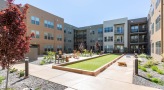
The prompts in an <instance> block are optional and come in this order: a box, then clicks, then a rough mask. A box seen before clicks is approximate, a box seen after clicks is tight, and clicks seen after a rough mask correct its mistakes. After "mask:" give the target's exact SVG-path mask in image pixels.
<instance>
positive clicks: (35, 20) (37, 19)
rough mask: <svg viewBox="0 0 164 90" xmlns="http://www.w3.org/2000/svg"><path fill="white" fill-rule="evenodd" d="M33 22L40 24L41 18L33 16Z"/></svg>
mask: <svg viewBox="0 0 164 90" xmlns="http://www.w3.org/2000/svg"><path fill="white" fill-rule="evenodd" d="M31 23H32V24H35V25H39V24H40V19H39V18H38V17H35V16H31Z"/></svg>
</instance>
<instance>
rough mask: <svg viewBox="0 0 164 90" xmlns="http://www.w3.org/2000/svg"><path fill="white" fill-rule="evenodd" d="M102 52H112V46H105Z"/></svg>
mask: <svg viewBox="0 0 164 90" xmlns="http://www.w3.org/2000/svg"><path fill="white" fill-rule="evenodd" d="M104 51H105V52H106V53H107V52H113V45H107V46H104Z"/></svg>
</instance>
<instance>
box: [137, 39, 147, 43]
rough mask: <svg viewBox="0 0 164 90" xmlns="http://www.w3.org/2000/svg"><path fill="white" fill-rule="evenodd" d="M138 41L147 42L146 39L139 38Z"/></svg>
mask: <svg viewBox="0 0 164 90" xmlns="http://www.w3.org/2000/svg"><path fill="white" fill-rule="evenodd" d="M139 43H147V39H139Z"/></svg>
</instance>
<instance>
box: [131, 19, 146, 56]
mask: <svg viewBox="0 0 164 90" xmlns="http://www.w3.org/2000/svg"><path fill="white" fill-rule="evenodd" d="M128 23H129V24H128V27H129V30H128V40H129V41H128V47H129V52H130V53H134V52H136V53H148V47H147V46H148V35H147V34H148V28H147V18H146V17H144V18H138V19H131V20H129V21H128Z"/></svg>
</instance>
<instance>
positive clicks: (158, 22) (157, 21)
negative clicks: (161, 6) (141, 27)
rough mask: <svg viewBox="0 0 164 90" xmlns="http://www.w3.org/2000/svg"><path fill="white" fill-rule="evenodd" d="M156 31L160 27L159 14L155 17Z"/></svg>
mask: <svg viewBox="0 0 164 90" xmlns="http://www.w3.org/2000/svg"><path fill="white" fill-rule="evenodd" d="M155 22H156V31H158V30H159V29H160V28H161V16H160V15H159V16H158V17H157V19H156V21H155Z"/></svg>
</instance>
